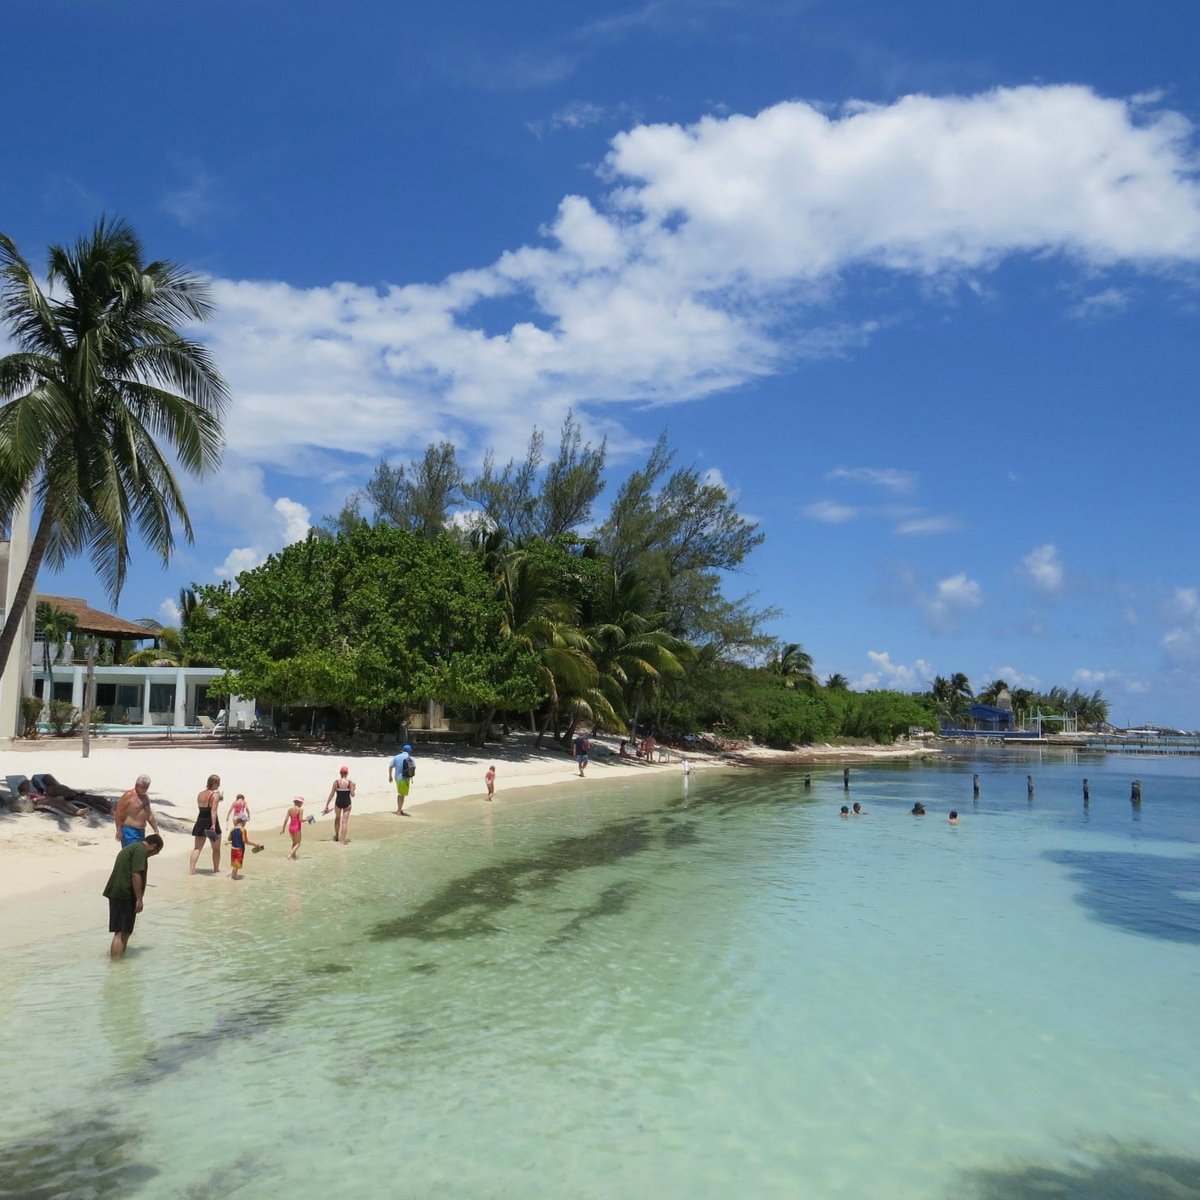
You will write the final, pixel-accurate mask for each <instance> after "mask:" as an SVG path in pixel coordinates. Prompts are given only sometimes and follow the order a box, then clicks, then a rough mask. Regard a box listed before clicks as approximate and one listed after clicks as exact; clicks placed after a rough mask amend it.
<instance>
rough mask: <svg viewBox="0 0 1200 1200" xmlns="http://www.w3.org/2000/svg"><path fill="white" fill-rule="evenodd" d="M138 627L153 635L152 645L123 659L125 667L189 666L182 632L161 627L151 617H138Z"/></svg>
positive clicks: (164, 626) (161, 625) (168, 626)
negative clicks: (141, 626) (142, 626)
mask: <svg viewBox="0 0 1200 1200" xmlns="http://www.w3.org/2000/svg"><path fill="white" fill-rule="evenodd" d="M137 623H138V624H139V625H144V626H145V628H146V632H147V633H150V634H153V635H154V645H153V646H148V647H147V648H146V649H145V650H135V651H134V652H133V653H132V654H130V655H128V656H127V657H126V659H125V662H124V664H123V665H124V666H127V667H184V666H188V665H189V660H188V654H187V650H186V649H185V648H184V637H183V630H181V629H176V628H175V627H174V626H172V625H163V624H161V623H160V622H158V621H156V620H155V619H154V618H153V617H138V622H137Z"/></svg>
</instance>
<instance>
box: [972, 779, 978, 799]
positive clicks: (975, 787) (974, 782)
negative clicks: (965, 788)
mask: <svg viewBox="0 0 1200 1200" xmlns="http://www.w3.org/2000/svg"><path fill="white" fill-rule="evenodd" d="M971 794H972V795H973V796H974V797H975V799H976V800H978V799H979V776H978V775H972V776H971Z"/></svg>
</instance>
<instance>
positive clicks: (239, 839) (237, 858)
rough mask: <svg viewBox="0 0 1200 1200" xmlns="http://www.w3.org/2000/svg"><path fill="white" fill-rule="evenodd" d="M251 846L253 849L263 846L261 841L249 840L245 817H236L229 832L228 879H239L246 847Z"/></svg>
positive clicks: (244, 859) (259, 848)
mask: <svg viewBox="0 0 1200 1200" xmlns="http://www.w3.org/2000/svg"><path fill="white" fill-rule="evenodd" d="M248 845H249V846H253V847H254V849H255V850H261V849H262V848H263V844H262V842H253V841H251V840H250V836H249V834H247V833H246V818H245V817H238V819H237V820H236V821H234V823H233V830H232V832H231V833H230V834H229V865H230V866H231V867H232V868H233V870H232V871H230V872H229V878H230V879H240V878H241V875H240V874H239V872H240V871H241V869H242V864H243V863H244V862H245V861H246V847H247V846H248Z"/></svg>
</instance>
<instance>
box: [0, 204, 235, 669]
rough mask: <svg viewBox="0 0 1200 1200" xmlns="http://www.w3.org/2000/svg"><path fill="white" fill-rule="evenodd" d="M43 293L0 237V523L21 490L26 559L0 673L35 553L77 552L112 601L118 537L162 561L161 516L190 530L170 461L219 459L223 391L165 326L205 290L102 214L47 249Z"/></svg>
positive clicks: (198, 306)
mask: <svg viewBox="0 0 1200 1200" xmlns="http://www.w3.org/2000/svg"><path fill="white" fill-rule="evenodd" d="M46 279H47V283H48V289H49V290H48V291H47V292H43V291H42V288H41V286H40V285H39V283H38V281H37V277H36V276H35V275H34V273H33V271H32V270H31V268H30V267H29V265H28V263H26V261H25V260H24V259H23V258H22V257H21V255H20V254H19V253H18V252H17V248H16V246H15V245H14V243H13V242H12V240H11V239H10V238H8V237H6V236H4V235H3V234H0V320H2V321H3V322H4V324H5V325H6V326H7V328H8V332H9V335H10V336H11V338H12V340H13V341H14V342H15V343H16V345H17V347H18V349H17V351H16V352H15V353H13V354H9V355H7V356H5V357H4V358H0V519H3V518H4V517H6V516H10V515H11V514H12V513H13V512H14V511H15V510H16V508H17V507H18V505H19V504H20V503H21V502H22V501H23V499H24V498H25V497H26V496H27V495H31V496H32V498H33V501H34V504H35V512H36V513H37V526H36V531H35V533H34V536H33V542H32V544H31V546H30V553H29V561H28V562H27V563H26V565H25V570H24V572H23V574H22V576H21V579H20V581H19V583H18V585H17V588H16V592H15V594H14V595H13V596H12V598H11V603H10V605H9V611H8V614H7V618H6V620H5V624H4V630H3V633H0V671H3V669H4V666H5V664H6V663H7V661H8V656H9V653H10V651H11V650H12V646H13V643H14V641H15V640H16V635H17V627H18V625H19V623H20V621H21V618H22V616H23V614H24V612H25V609H26V608H27V607H28V605H29V601H30V597H31V596H32V595H33V589H34V583H35V580H36V579H37V573H38V570H39V568H40V567H41V565H42V562H43V560H45V561H48V562H50V563H51V564H52V565H54V566H58V565H60V564H62V563H63V562H64V561H65V560H66V559H67V558H69V557H71V556H72V555H75V554H79V553H81V552H83V551H85V550H86V551H88V552H89V553H90V555H91V558H92V562H93V563H94V564H95V567H96V570H97V572H98V574H99V575H100V577H101V579H102V580H103V581H104V583H105V584H106V585H107V587H108V590H109V592H110V594H111V595H112V596H113V598H114V600H115V598H116V597H117V596H119V594H120V591H121V586H122V584H123V583H124V581H125V573H126V569H127V567H128V563H129V553H130V547H129V542H130V535H131V534H136V535H139V536H141V537H142V538H143V539H144V540H145V542H146V544H147V545H149V546H150V547H151V548H152V549H153V550H155V551H157V553H158V554H159V555H160V557H161V558H162V560H163V562H164V564H165V563H167V562H168V561H169V560H170V557H171V552H172V551H173V550H174V548H175V530H174V527H173V523H174V522H176V521H177V522H178V524H179V526H180V527H181V528H182V530H183V534H184V536H185V537H186V538H187V540H188V541H191V540H192V526H191V521H190V520H189V518H188V513H187V507H186V505H185V503H184V498H183V492H182V490H181V488H180V486H179V482H178V480H177V479H176V476H175V471H174V470H173V468H172V466H171V462H170V458H172V457H173V458H174V459H176V460H177V461H178V462H179V464H180V465H181V466H182V467H183V469H184V470H185V471H187V472H188V473H189V474H191V475H197V476H199V475H203V474H205V473H206V472H209V471H212V470H214V469H215V468H216V467H217V466H218V465H219V463H220V460H221V449H222V444H223V435H222V432H221V417H222V415H223V413H224V410H225V406H226V402H227V399H228V394H227V391H226V387H225V383H224V381H223V380H222V378H221V376H220V373H219V372H218V371H217V369H216V367H215V366H214V365H213V362H212V360H211V358H210V356H209V354H208V351H207V350H206V349H205V348H204V347H203V346H201V345H199V344H197V343H196V342H192V341H189V340H188V339H187V338H185V337H184V336H183V335H182V334H181V333H180V332H179V329H178V328H177V327H178V326H179V325H181V324H187V323H191V322H197V321H202V320H204V319H205V318H206V317H208V316H209V315H210V314H211V312H212V305H211V303H210V301H209V292H208V287H207V285H206V284H205V283H204V282H203V281H202V280H201V279H200V278H199V277H198V276H196V275H193V274H191V273H189V272H187V271H185V270H184V269H182V268H181V267H179V266H176V265H175V264H173V263H170V262H165V261H163V262H151V263H147V262H145V260H144V255H143V252H142V246H141V243H140V241H139V240H138V238H137V237H136V236H135V235H134V233H133V231H132V230H131V229H130V227H129V226H128V225H126V224H125V223H124V222H123V221H118V220H110V219H108V218H101V220H100V221H99V222H97V224H96V226H95V228H94V230H93V231H92V234H91V236H90V237H84V238H81V239H79V240H78V241H77V242H76V243H75V245H74V246H73V247H71V248H69V249H68V248H65V247H63V246H58V245H55V246H51V247H50V251H49V265H48V267H47V271H46Z"/></svg>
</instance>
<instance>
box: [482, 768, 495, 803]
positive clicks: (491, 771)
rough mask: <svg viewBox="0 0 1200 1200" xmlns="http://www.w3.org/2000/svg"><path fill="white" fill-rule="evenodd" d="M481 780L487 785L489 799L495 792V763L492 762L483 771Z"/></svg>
mask: <svg viewBox="0 0 1200 1200" xmlns="http://www.w3.org/2000/svg"><path fill="white" fill-rule="evenodd" d="M483 782H484V784H485V786H486V787H487V799H488V800H490V799H491V798H492V797H493V796H494V795H495V794H496V765H495V763H493V764H492V765H491V766H490V767H488V769H487V770H486V771H485V772H484V776H483Z"/></svg>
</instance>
